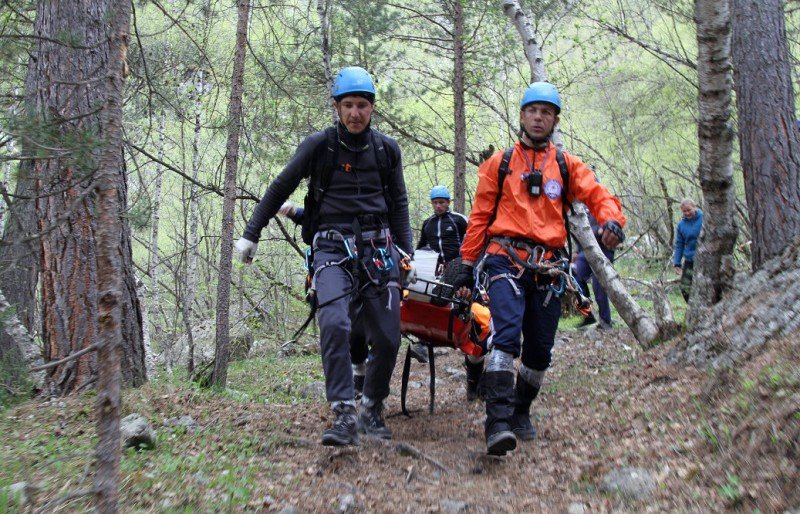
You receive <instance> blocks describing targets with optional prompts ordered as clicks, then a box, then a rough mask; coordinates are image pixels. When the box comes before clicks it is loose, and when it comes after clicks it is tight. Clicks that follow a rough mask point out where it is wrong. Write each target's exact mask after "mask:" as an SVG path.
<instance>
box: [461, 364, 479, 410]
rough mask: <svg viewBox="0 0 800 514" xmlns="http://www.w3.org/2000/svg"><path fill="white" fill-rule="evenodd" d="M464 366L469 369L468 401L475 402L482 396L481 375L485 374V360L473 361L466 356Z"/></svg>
mask: <svg viewBox="0 0 800 514" xmlns="http://www.w3.org/2000/svg"><path fill="white" fill-rule="evenodd" d="M464 368H465V369H466V370H467V401H468V402H473V401H475V400H478V399H480V398H481V396H483V395H482V393H481V391H480V382H481V377H482V376H483V361H482V360H481V361H480V362H471V361H470V360H469V359H468V358H467V357H464Z"/></svg>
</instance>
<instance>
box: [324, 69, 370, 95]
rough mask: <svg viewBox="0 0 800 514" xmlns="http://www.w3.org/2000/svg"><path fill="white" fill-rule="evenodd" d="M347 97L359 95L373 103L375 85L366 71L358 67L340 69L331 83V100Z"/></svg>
mask: <svg viewBox="0 0 800 514" xmlns="http://www.w3.org/2000/svg"><path fill="white" fill-rule="evenodd" d="M347 95H359V96H363V97H365V98H366V99H367V100H369V101H370V102H373V101H375V83H374V82H373V81H372V76H371V75H370V74H369V72H368V71H367V70H365V69H364V68H362V67H360V66H348V67H347V68H342V69H341V71H339V74H338V75H336V79H335V80H334V81H333V98H334V100H336V101H339V100H341V99H342V98H343V97H344V96H347Z"/></svg>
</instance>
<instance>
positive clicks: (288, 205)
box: [278, 201, 297, 218]
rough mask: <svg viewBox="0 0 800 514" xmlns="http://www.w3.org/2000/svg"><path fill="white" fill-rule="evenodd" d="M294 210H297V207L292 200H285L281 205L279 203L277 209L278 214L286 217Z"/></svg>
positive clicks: (290, 215)
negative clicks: (279, 206)
mask: <svg viewBox="0 0 800 514" xmlns="http://www.w3.org/2000/svg"><path fill="white" fill-rule="evenodd" d="M295 212H297V207H295V205H294V202H292V201H287V202H285V203H284V204H283V205H281V208H280V209H278V214H282V215H284V216H286V217H287V218H291V217H292V216H294V213H295Z"/></svg>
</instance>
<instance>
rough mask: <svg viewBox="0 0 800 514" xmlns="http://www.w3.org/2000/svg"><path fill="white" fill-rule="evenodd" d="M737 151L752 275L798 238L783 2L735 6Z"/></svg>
mask: <svg viewBox="0 0 800 514" xmlns="http://www.w3.org/2000/svg"><path fill="white" fill-rule="evenodd" d="M731 8H732V29H733V32H732V34H733V37H732V42H731V48H732V54H733V65H734V89H735V90H736V106H737V109H738V111H739V148H740V153H741V163H742V173H743V175H744V183H745V197H746V198H747V206H748V211H749V214H750V227H751V233H752V238H753V244H752V252H753V253H752V265H753V270H757V269H759V268H761V266H762V264H763V263H764V262H765V261H767V260H769V259H770V258H772V257H774V256H777V255H779V254H780V253H781V252H782V251H783V249H784V248H785V247H786V246H788V245H789V244H791V242H792V241H793V240H794V239H795V238H796V237H797V236H798V235H800V136H799V135H798V130H797V128H796V125H795V103H794V92H793V90H792V75H791V60H790V57H789V49H788V44H787V40H786V25H785V18H784V10H783V2H781V0H760V1H755V0H732V2H731Z"/></svg>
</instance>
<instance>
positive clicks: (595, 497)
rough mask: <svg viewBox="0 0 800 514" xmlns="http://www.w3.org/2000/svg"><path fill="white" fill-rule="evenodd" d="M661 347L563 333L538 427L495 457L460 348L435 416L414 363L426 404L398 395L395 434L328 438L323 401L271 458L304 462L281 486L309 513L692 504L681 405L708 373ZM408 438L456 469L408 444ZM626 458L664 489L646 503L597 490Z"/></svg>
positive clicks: (693, 437) (392, 404) (280, 493)
mask: <svg viewBox="0 0 800 514" xmlns="http://www.w3.org/2000/svg"><path fill="white" fill-rule="evenodd" d="M660 353H661V352H658V351H654V352H653V353H652V354H643V353H641V352H640V351H639V350H638V349H637V346H636V344H635V341H634V340H633V338H632V335H631V334H630V332H629V331H627V330H612V331H598V330H595V331H590V332H586V333H583V332H577V331H572V332H566V333H563V332H562V333H560V334H559V336H558V340H557V344H556V347H555V350H554V360H553V362H554V365H553V367H552V368H551V370H550V371H549V372H548V375H547V378H546V385H545V387H544V388H543V391H542V393H541V395H540V397H539V398H538V399H537V401H536V402H535V403H534V409H533V410H534V413H535V417H536V418H537V422H536V425H537V426H538V429H539V436H538V438H537V439H536V440H535V441H532V442H529V443H522V444H521V446H520V447H518V449H517V450H516V451H515V452H513V453H512V454H510V455H509V456H507V457H505V458H489V457H487V456H486V455H485V444H484V439H483V419H484V412H483V404H482V403H480V402H475V403H467V402H466V399H465V391H464V386H463V381H464V379H463V377H462V376H459V375H455V376H451V372H452V371H454V370H461V362H462V357H461V356H460V355H459V354H458V353H457V352H455V351H450V352H448V353H447V354H445V355H442V356H438V357H437V360H436V362H437V372H438V377H440V381H439V384H438V386H437V397H436V405H435V412H434V414H433V415H430V414H428V412H427V401H428V397H427V395H428V389H427V385H426V384H427V376H428V375H427V366H425V365H422V364H413V365H412V373H411V382H412V388H411V389H410V392H409V400H408V403H409V406H410V408H412V409H417V412H415V413H413V417H412V418H407V417H405V416H403V415H401V414H400V415H397V414H398V413H399V411H400V399H399V395H395V394H393V395H392V396H391V397H390V398H389V401H388V414H389V415H390V416H391V417H390V418H389V420H388V425H389V427H390V428H391V429H392V431H393V434H394V439H393V441H392V442H391V443H388V444H387V443H378V442H374V441H368V440H364V441H362V444H361V445H360V447H358V448H357V449H345V450H335V449H328V448H324V447H322V446H319V445H318V444H317V443H316V441H317V439H318V437H319V434H320V433H321V431H322V430H323V429H324V428H325V427H326V425H327V423H328V421H329V414H328V410H327V407H326V406H324V405H323V404H320V405H318V406H316V407H312V408H311V411H312V412H309V413H306V414H301V415H300V416H301V417H302V418H303V421H302V422H300V423H298V422H296V425H295V428H293V429H291V430H290V431H289V433H287V434H286V436H287V439H286V440H285V442H284V443H285V446H281V445H277V446H275V447H274V449H273V452H272V453H271V455H270V458H271V459H281V460H283V461H284V462H296V463H303V464H302V465H297V466H294V473H295V475H294V478H293V479H292V480H290V486H289V487H285V488H284V487H281V486H277V487H275V488H274V489H273V490H272V491H271V493H270V494H271V495H272V496H273V497H275V498H281V499H282V501H283V502H291V503H293V504H295V505H297V507H298V509H299V511H300V512H305V511H314V512H331V511H335V510H336V509H337V508H338V507H339V506H340V501H341V500H340V498H341V497H342V496H343V495H348V494H350V495H353V500H354V511H355V512H437V511H442V512H447V511H455V510H453V509H458V508H460V507H463V510H461V511H462V512H567V511H568V509H569V508H570V506H572V508H573V511H574V510H575V509H578V505H582V506H583V508H584V509H585V510H584V512H609V511H615V512H624V511H630V512H643V511H652V512H661V511H665V510H675V509H678V510H692V508H693V507H692V505H693V500H692V496H693V491H692V487H691V485H690V484H687V483H686V482H685V480H683V479H681V478H680V476H679V475H683V476H684V477H686V476H688V475H690V474H692V473H694V474H696V473H697V472H698V471H699V470H698V469H697V467H698V466H702V463H701V462H698V459H697V458H696V457H695V455H694V452H693V451H692V448H695V447H698V446H701V445H702V441H699V440H698V437H699V436H698V435H697V433H696V430H694V429H693V428H692V427H693V426H694V424H695V423H696V420H695V419H692V417H691V415H690V414H687V411H686V409H687V408H688V407H690V405H683V404H682V402H683V401H684V400H685V402H686V403H687V404H688V403H689V401H688V398H689V397H690V396H691V395H692V394H693V393H694V392H695V389H696V388H697V387H698V384H699V383H700V382H701V380H699V379H701V378H702V374H700V373H698V372H697V371H693V370H677V369H671V368H662V367H661V366H660V365H659V364H658V359H659V357H660ZM448 369H450V373H449V372H448V371H447V370H448ZM399 379H400V364H398V369H397V370H396V372H395V376H394V377H393V391H399V390H400V385H399ZM414 385H417V388H414V387H413V386H414ZM299 425H302V426H299ZM292 438H296V440H294V441H293V440H292ZM400 443H405V444H408V445H411V446H413V448H415V449H417V450H419V452H421V453H422V454H424V456H427V457H429V458H430V459H431V460H432V461H435V462H436V463H440V464H441V465H442V466H443V467H444V468H445V470H442V469H439V467H438V466H437V465H435V464H433V463H431V462H427V461H426V460H425V459H421V458H418V457H417V458H415V457H413V456H409V455H403V454H401V453H399V452H398V451H396V446H397V445H398V444H400ZM287 449H288V450H289V452H288V453H287ZM620 466H636V467H642V468H645V469H648V470H649V471H650V472H651V473H652V474H653V475H654V477H655V478H656V479H657V480H658V481H659V483H660V484H661V488H660V489H659V490H658V491H656V492H655V493H654V495H653V496H652V497H651V498H649V499H648V500H645V501H642V502H639V503H637V502H631V501H630V500H620V499H617V498H614V497H610V496H607V495H603V494H601V493H599V492H597V486H598V484H599V482H600V480H601V478H602V476H603V475H604V474H605V473H606V472H608V471H610V470H611V469H614V468H617V467H620ZM673 482H676V486H677V488H678V489H679V492H678V494H676V491H675V490H672V488H671V487H670V485H671V484H672V483H673ZM443 501H444V502H445V503H443ZM447 501H450V503H447ZM459 502H463V503H459ZM703 504H704V505H705V506H708V505H709V499H708V498H705V499H704V503H703Z"/></svg>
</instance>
